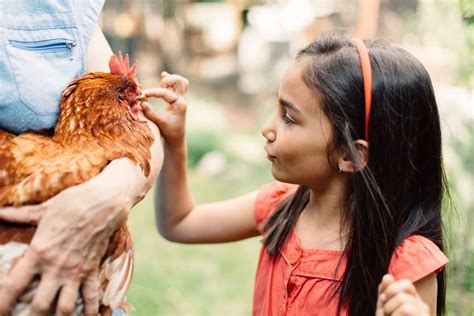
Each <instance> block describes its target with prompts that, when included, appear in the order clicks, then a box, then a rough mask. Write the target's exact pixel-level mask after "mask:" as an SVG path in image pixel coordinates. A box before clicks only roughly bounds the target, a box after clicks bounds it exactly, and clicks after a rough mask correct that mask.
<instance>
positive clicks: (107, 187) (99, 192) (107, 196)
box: [77, 123, 163, 230]
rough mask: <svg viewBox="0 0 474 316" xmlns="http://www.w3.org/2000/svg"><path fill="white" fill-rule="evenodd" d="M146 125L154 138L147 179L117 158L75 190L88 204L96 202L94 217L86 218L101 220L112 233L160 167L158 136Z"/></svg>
mask: <svg viewBox="0 0 474 316" xmlns="http://www.w3.org/2000/svg"><path fill="white" fill-rule="evenodd" d="M148 125H149V126H150V128H151V129H152V132H153V135H154V137H155V141H154V143H153V145H152V146H151V148H150V152H151V162H150V165H151V172H150V174H149V175H148V177H146V176H145V174H144V173H143V171H142V169H141V168H140V167H139V166H138V165H137V164H136V163H134V162H133V161H131V160H129V159H128V158H121V159H117V160H114V161H112V162H110V163H109V164H108V165H107V167H106V168H104V170H103V171H102V172H101V173H100V174H99V175H97V176H96V177H94V178H92V179H90V180H89V181H88V182H86V183H84V184H82V185H80V186H78V188H79V189H80V190H81V191H82V192H87V196H88V200H92V201H96V206H97V207H95V208H94V209H96V210H97V212H98V214H90V215H94V216H96V217H98V218H103V219H104V221H105V223H109V224H110V225H112V228H113V229H114V230H115V229H118V228H119V227H120V226H121V225H123V224H124V223H125V221H126V219H127V216H128V212H129V210H130V209H131V208H132V207H133V205H135V204H136V203H138V202H139V201H140V200H141V199H142V198H143V197H144V196H145V194H146V193H147V192H148V190H150V188H151V186H152V185H153V183H154V181H155V179H156V178H157V176H158V173H159V172H160V170H161V167H162V164H163V146H162V141H161V135H160V133H159V130H158V128H157V127H156V125H154V124H153V123H149V124H148ZM77 196H78V198H79V199H80V198H83V196H84V194H80V193H78V194H77ZM111 210H112V211H111ZM89 212H90V211H89ZM102 213H107V214H102ZM89 217H91V216H89Z"/></svg>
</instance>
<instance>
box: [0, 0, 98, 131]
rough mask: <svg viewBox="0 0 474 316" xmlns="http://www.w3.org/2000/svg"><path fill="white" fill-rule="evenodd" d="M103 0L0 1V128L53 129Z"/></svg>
mask: <svg viewBox="0 0 474 316" xmlns="http://www.w3.org/2000/svg"><path fill="white" fill-rule="evenodd" d="M103 3H104V0H48V1H45V0H0V128H1V129H5V130H8V131H10V132H13V133H15V134H19V133H21V132H24V131H27V130H41V129H50V128H53V127H54V125H55V124H56V121H57V118H58V111H59V107H58V105H59V99H60V96H61V93H62V91H63V90H64V88H65V87H66V85H67V84H68V83H69V82H70V81H71V80H72V79H74V78H75V77H77V76H79V75H81V74H83V73H84V72H85V69H86V48H87V45H88V42H89V38H90V36H91V33H92V30H93V28H94V26H95V25H96V23H97V20H98V17H99V14H100V12H101V10H102V6H103Z"/></svg>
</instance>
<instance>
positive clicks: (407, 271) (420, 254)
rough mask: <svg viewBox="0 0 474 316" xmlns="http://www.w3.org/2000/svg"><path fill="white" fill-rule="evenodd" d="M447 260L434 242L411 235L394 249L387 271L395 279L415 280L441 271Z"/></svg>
mask: <svg viewBox="0 0 474 316" xmlns="http://www.w3.org/2000/svg"><path fill="white" fill-rule="evenodd" d="M448 261H449V260H448V258H447V257H446V255H445V254H444V253H443V252H442V251H441V249H439V247H438V246H436V244H435V243H434V242H432V241H431V240H429V239H428V238H426V237H423V236H420V235H412V236H410V237H408V238H406V239H405V240H404V241H403V242H402V243H401V244H400V245H399V246H398V247H397V248H396V249H395V252H394V253H393V255H392V259H391V261H390V266H389V269H388V272H389V273H390V274H392V275H393V276H394V277H395V278H396V279H409V280H410V281H411V282H416V281H419V280H421V279H423V278H424V277H426V276H428V275H430V274H431V273H433V272H435V273H438V272H441V271H442V270H443V269H444V266H445V265H446V264H447V263H448Z"/></svg>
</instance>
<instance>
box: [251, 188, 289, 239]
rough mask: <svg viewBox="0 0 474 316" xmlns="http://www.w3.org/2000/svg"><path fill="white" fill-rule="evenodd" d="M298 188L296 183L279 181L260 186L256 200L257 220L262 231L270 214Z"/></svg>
mask: <svg viewBox="0 0 474 316" xmlns="http://www.w3.org/2000/svg"><path fill="white" fill-rule="evenodd" d="M297 188H298V185H296V184H289V183H283V182H278V181H275V182H272V183H269V184H265V185H263V186H261V187H260V189H259V191H258V194H257V198H256V200H255V221H256V223H257V228H258V230H259V231H260V232H261V233H263V226H264V225H265V222H266V220H267V218H268V217H269V216H270V214H272V213H273V212H274V211H275V210H276V208H277V206H278V205H279V204H280V203H281V202H282V201H283V200H285V199H286V198H288V197H290V196H291V195H292V194H293V193H295V191H296V189H297Z"/></svg>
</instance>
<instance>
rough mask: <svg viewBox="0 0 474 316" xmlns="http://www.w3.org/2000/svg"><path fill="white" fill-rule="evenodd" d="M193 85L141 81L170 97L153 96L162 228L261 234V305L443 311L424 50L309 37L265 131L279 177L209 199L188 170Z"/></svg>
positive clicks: (300, 311) (435, 134)
mask: <svg viewBox="0 0 474 316" xmlns="http://www.w3.org/2000/svg"><path fill="white" fill-rule="evenodd" d="M187 84H188V82H187V80H185V79H183V78H182V77H180V76H177V75H168V74H164V76H163V81H162V83H161V88H158V89H153V90H148V91H146V92H145V94H146V95H147V96H154V97H160V98H163V99H164V100H165V101H166V102H168V104H167V108H166V110H165V111H164V112H163V113H157V112H154V111H153V110H152V109H151V107H150V106H149V105H148V104H146V103H145V104H144V112H145V114H146V115H147V116H148V117H149V118H150V119H151V120H152V121H154V122H155V123H156V124H157V125H158V126H159V127H160V130H161V132H162V135H163V137H164V140H165V142H164V149H165V160H164V164H163V168H162V171H161V174H160V177H159V180H158V184H157V186H156V188H157V196H156V197H157V199H156V215H157V218H158V229H159V231H160V233H161V234H162V235H163V236H164V237H165V238H167V239H168V240H171V241H175V242H180V243H218V242H229V241H235V240H240V239H244V238H249V237H253V236H257V235H260V234H261V235H263V237H264V239H263V247H262V249H261V252H260V258H259V262H258V267H257V272H256V280H255V288H254V303H253V314H254V315H310V314H311V315H336V314H342V315H374V314H375V312H376V307H377V306H378V310H377V313H378V315H390V314H393V315H423V314H425V315H441V314H443V312H444V305H445V274H444V271H443V267H444V266H445V264H446V263H447V261H448V260H447V258H446V256H445V255H444V254H443V252H442V250H443V235H442V224H441V202H442V197H443V191H444V190H445V177H444V173H443V168H442V157H441V134H440V123H439V116H438V109H437V106H436V101H435V97H434V94H433V88H432V85H431V81H430V78H429V76H428V73H427V72H426V70H425V69H424V67H423V66H422V65H421V64H420V63H419V61H418V60H416V59H415V58H414V57H413V56H411V55H410V54H408V53H407V52H406V51H404V50H402V49H399V48H396V47H392V46H390V45H389V44H386V43H383V42H379V41H364V42H362V41H361V40H358V39H354V40H351V39H347V38H344V37H339V36H329V37H324V38H322V39H320V40H318V41H316V42H314V43H312V44H311V45H309V46H307V47H306V48H304V49H303V50H301V51H300V52H299V54H298V55H297V57H296V60H295V61H294V63H293V64H292V65H291V66H290V67H289V69H288V70H287V72H286V74H285V76H284V78H283V81H282V83H281V85H280V88H279V92H278V104H277V106H276V110H275V113H274V115H273V116H272V118H271V119H270V121H269V122H268V123H267V124H266V125H265V127H264V128H263V130H262V134H263V136H264V137H265V138H266V140H267V143H266V145H265V151H266V152H267V157H268V159H269V160H270V161H271V163H272V174H273V176H274V177H275V179H276V180H277V182H274V183H272V184H269V185H265V186H263V187H261V189H260V190H259V191H257V192H252V193H248V194H246V195H243V196H241V197H237V198H235V199H231V200H227V201H222V202H216V203H211V204H204V205H196V204H195V202H194V200H193V198H192V195H191V192H190V191H189V189H188V183H187V176H186V141H185V136H184V135H185V112H186V101H185V99H184V98H183V97H182V96H180V95H182V94H183V93H184V92H185V90H186V87H187ZM387 272H388V273H390V274H391V275H392V276H386V277H385V279H384V281H383V282H382V283H381V284H380V288H378V285H379V283H380V282H381V280H382V277H383V276H384V274H386V273H387ZM402 279H405V280H402ZM395 280H398V281H395ZM378 293H379V294H380V295H379V296H378Z"/></svg>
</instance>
